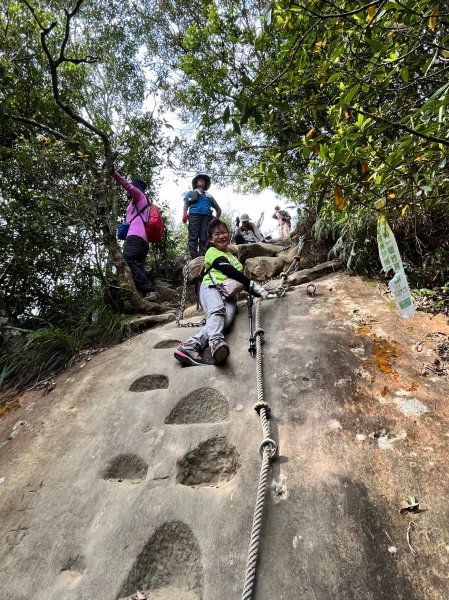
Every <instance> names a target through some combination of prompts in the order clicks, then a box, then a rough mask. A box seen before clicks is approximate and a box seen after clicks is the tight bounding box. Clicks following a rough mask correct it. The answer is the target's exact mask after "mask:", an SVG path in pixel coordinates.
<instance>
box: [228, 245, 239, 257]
mask: <svg viewBox="0 0 449 600" xmlns="http://www.w3.org/2000/svg"><path fill="white" fill-rule="evenodd" d="M228 252H229V253H230V254H233V255H234V256H238V255H239V247H238V246H237V245H236V244H229V246H228Z"/></svg>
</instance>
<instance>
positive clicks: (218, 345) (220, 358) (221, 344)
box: [209, 339, 229, 365]
mask: <svg viewBox="0 0 449 600" xmlns="http://www.w3.org/2000/svg"><path fill="white" fill-rule="evenodd" d="M209 347H210V353H211V354H212V360H213V361H214V365H223V364H224V363H225V362H226V360H227V358H228V356H229V346H228V345H227V343H226V342H225V341H224V340H223V339H215V340H210V341H209Z"/></svg>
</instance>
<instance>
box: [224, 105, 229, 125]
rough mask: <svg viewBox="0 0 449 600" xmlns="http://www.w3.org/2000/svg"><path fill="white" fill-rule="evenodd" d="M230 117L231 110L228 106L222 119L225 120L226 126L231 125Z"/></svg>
mask: <svg viewBox="0 0 449 600" xmlns="http://www.w3.org/2000/svg"><path fill="white" fill-rule="evenodd" d="M230 116H231V109H230V108H229V106H227V107H226V108H225V110H224V113H223V117H222V119H223V123H224V124H225V125H226V124H227V123H229V118H230Z"/></svg>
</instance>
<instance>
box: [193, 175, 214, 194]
mask: <svg viewBox="0 0 449 600" xmlns="http://www.w3.org/2000/svg"><path fill="white" fill-rule="evenodd" d="M198 179H204V181H205V182H206V187H205V189H206V190H208V189H209V188H210V177H209V175H205V174H204V173H199V174H198V175H195V177H194V178H193V179H192V189H193V190H195V189H196V188H197V186H198Z"/></svg>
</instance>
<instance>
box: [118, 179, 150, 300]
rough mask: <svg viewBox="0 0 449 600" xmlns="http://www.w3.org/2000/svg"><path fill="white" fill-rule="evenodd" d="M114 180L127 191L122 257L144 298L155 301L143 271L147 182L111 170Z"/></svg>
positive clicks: (145, 256)
mask: <svg viewBox="0 0 449 600" xmlns="http://www.w3.org/2000/svg"><path fill="white" fill-rule="evenodd" d="M112 177H113V178H114V179H115V181H116V182H117V183H118V184H119V185H121V186H122V188H124V189H125V190H126V191H127V193H128V200H130V203H129V204H128V208H127V209H126V222H127V223H129V229H128V233H127V236H126V240H125V245H124V246H123V258H124V259H125V260H126V262H127V264H128V267H129V268H130V271H131V273H132V276H133V279H134V283H135V286H136V288H137V291H138V292H139V294H140V295H141V296H142V297H143V299H144V300H148V301H149V302H155V301H156V300H158V299H159V297H158V294H157V292H156V288H155V287H154V283H153V282H152V281H150V279H148V275H147V274H146V272H145V260H146V258H147V254H148V250H149V247H150V246H149V243H148V238H147V234H146V233H145V223H146V222H147V220H148V212H149V210H150V208H149V206H148V200H147V197H146V196H145V193H144V192H145V190H146V187H147V184H146V183H145V182H144V181H142V180H141V179H131V183H130V182H129V181H127V180H126V179H125V178H124V177H122V175H120V173H117V171H113V172H112Z"/></svg>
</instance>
